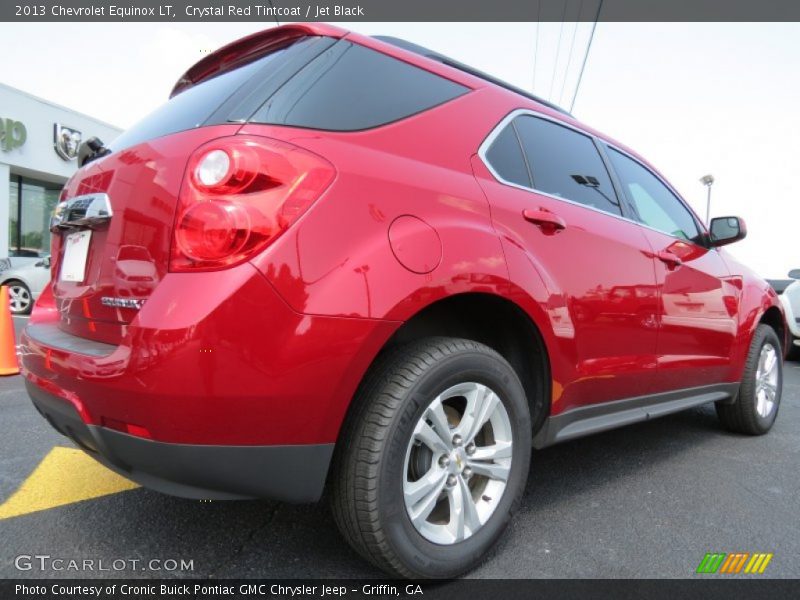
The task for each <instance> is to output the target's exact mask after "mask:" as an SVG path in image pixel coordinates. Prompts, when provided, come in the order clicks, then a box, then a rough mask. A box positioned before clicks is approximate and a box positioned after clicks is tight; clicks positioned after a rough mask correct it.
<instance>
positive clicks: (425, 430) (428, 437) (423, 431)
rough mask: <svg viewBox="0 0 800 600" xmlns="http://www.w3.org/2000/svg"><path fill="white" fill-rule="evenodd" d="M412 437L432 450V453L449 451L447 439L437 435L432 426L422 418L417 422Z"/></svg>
mask: <svg viewBox="0 0 800 600" xmlns="http://www.w3.org/2000/svg"><path fill="white" fill-rule="evenodd" d="M414 439H416V440H418V441H420V442H422V443H423V444H425V445H426V446H427V447H428V448H430V449H431V450H433V451H434V453H439V454H447V453H448V452H450V443H449V440H448V441H445V440H443V439H442V438H441V437H439V434H437V433H436V432H435V431H434V430H433V427H431V426H430V425H428V423H427V422H426V421H424V420H422V421H420V422H419V423H417V427H416V428H415V429H414Z"/></svg>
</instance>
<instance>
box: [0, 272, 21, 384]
mask: <svg viewBox="0 0 800 600" xmlns="http://www.w3.org/2000/svg"><path fill="white" fill-rule="evenodd" d="M17 373H19V363H18V362H17V343H16V342H15V341H14V321H13V319H12V318H11V306H10V303H9V297H8V288H7V287H6V286H2V287H0V375H16V374H17Z"/></svg>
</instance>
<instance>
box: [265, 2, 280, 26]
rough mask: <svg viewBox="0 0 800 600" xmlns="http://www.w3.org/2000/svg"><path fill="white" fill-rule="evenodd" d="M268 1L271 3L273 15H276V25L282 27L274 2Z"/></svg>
mask: <svg viewBox="0 0 800 600" xmlns="http://www.w3.org/2000/svg"><path fill="white" fill-rule="evenodd" d="M267 1H268V2H269V6H270V8H272V14H273V15H275V24H276V25H278V27H280V25H281V22H280V21H278V15H277V14H275V5H274V4H273V3H272V0H267Z"/></svg>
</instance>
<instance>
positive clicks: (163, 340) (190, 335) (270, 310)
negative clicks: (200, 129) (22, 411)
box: [20, 263, 397, 446]
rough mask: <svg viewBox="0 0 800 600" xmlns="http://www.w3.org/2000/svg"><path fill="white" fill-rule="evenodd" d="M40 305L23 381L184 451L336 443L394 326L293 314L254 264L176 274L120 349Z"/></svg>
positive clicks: (24, 340) (85, 414)
mask: <svg viewBox="0 0 800 600" xmlns="http://www.w3.org/2000/svg"><path fill="white" fill-rule="evenodd" d="M43 308H44V307H42V306H40V305H37V307H36V309H35V310H34V314H33V316H32V317H31V321H30V322H29V325H28V327H27V328H26V329H25V330H24V331H23V333H22V335H21V338H20V355H21V368H22V373H23V375H24V376H25V378H26V379H27V380H28V381H30V382H31V383H33V384H36V386H37V387H39V388H41V389H43V390H45V391H47V392H48V393H51V394H53V395H55V396H57V397H59V398H63V399H65V400H67V401H69V402H70V403H71V404H72V405H73V406H74V407H75V408H76V410H77V411H78V413H79V415H80V417H81V419H82V420H83V421H84V422H85V423H86V424H87V425H92V426H99V427H105V428H110V429H113V430H118V431H123V432H127V433H133V434H136V435H141V437H143V438H150V439H152V440H158V441H159V442H169V443H172V444H185V445H213V446H296V445H318V444H329V443H333V442H335V441H336V439H337V437H338V433H339V427H340V425H341V422H342V420H343V418H344V415H345V413H346V411H347V407H348V405H349V403H350V400H351V398H352V397H353V394H354V392H355V389H356V388H357V386H358V383H359V382H360V380H361V378H362V376H363V374H364V372H365V371H366V369H367V367H368V366H369V364H370V363H371V361H372V359H373V358H374V357H375V355H376V354H377V353H378V351H379V349H380V348H381V347H382V346H383V344H384V342H385V341H386V340H387V339H388V338H389V336H390V335H391V334H392V333H393V332H394V330H395V329H396V327H397V324H396V323H392V322H388V321H377V320H374V319H361V318H351V317H327V316H316V315H305V314H302V313H297V312H295V311H293V310H292V309H291V308H290V307H289V306H288V305H287V304H286V303H285V302H284V301H283V299H282V298H281V297H280V296H278V294H277V293H276V292H275V289H274V288H273V287H272V286H271V285H270V284H269V283H268V281H267V279H266V277H264V275H262V274H261V273H260V272H258V271H257V270H256V269H254V268H253V267H252V266H251V265H249V264H247V263H245V264H243V265H240V266H238V267H234V268H232V269H230V270H227V271H220V272H211V273H185V274H169V275H168V276H166V277H165V278H164V279H163V280H162V281H161V282H160V284H159V286H158V288H156V290H155V291H154V292H153V294H152V296H151V297H150V298H149V299H148V300H147V302H146V303H145V305H144V307H142V309H141V310H140V311H138V312H137V313H136V316H135V317H134V318H133V320H131V322H130V323H129V324H128V325H125V334H124V336H123V338H122V340H121V342H120V343H119V345H112V344H106V343H102V342H98V341H94V340H88V339H85V338H83V337H78V336H75V335H73V334H71V333H67V332H64V331H62V329H61V328H60V321H59V319H60V316H59V314H58V311H56V310H55V309H53V310H50V311H49V312H48V311H47V310H43ZM74 318H77V317H74ZM119 423H123V424H126V425H130V426H131V429H128V428H122V429H120V427H119Z"/></svg>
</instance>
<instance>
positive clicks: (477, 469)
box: [467, 460, 511, 481]
mask: <svg viewBox="0 0 800 600" xmlns="http://www.w3.org/2000/svg"><path fill="white" fill-rule="evenodd" d="M467 466H469V468H470V469H472V472H473V473H474V474H475V475H483V476H484V477H488V478H489V479H496V480H498V481H507V480H508V474H509V472H510V471H511V466H509V465H501V464H498V463H487V462H479V461H473V460H468V461H467Z"/></svg>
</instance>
